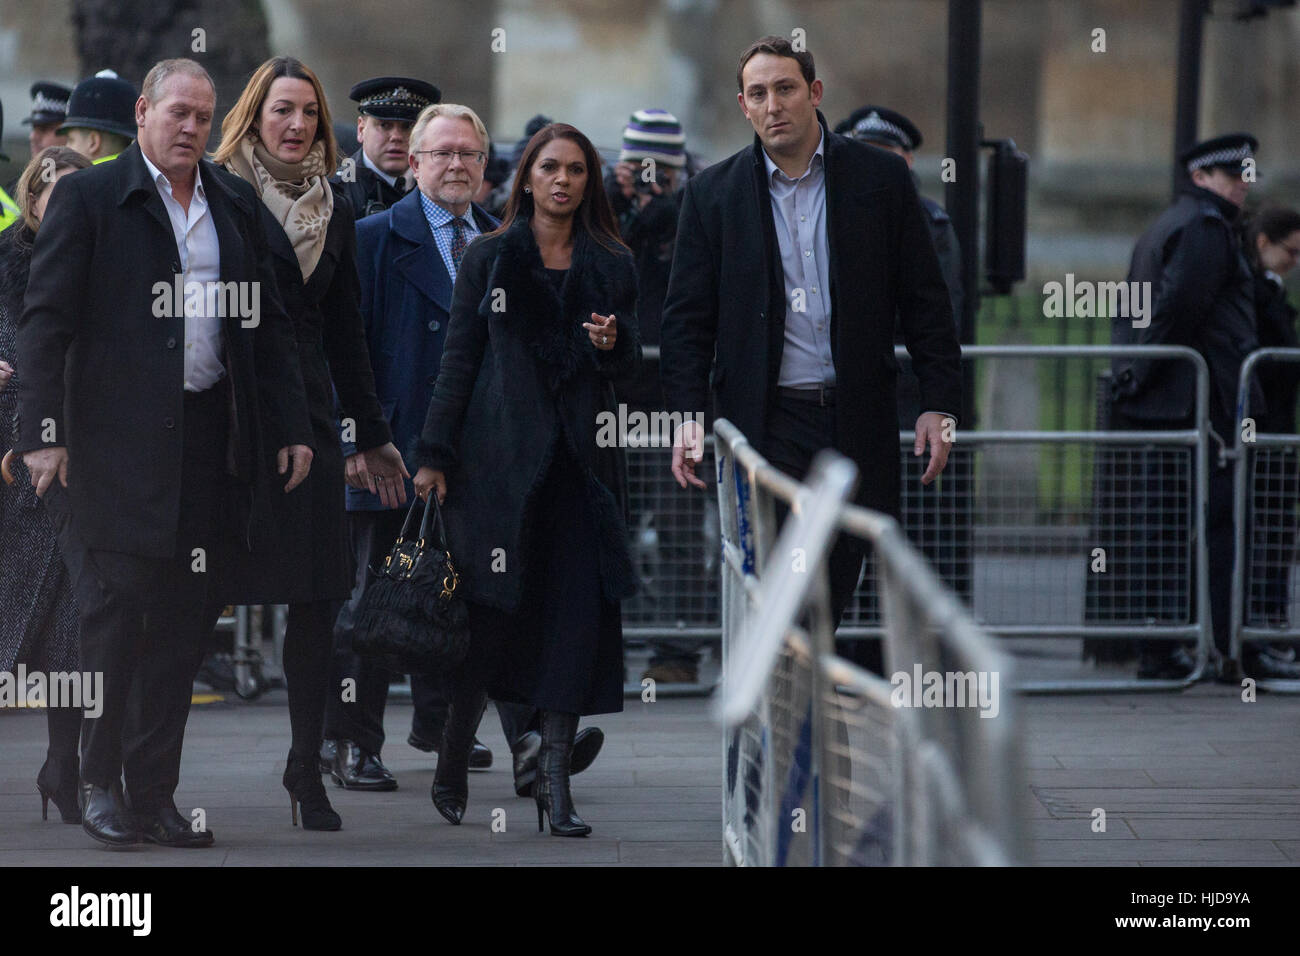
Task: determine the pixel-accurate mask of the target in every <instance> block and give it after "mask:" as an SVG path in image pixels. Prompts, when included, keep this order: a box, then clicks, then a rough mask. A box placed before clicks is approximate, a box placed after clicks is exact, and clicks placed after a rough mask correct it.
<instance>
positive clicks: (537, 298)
mask: <svg viewBox="0 0 1300 956" xmlns="http://www.w3.org/2000/svg"><path fill="white" fill-rule="evenodd" d="M464 255H465V257H464V260H463V262H462V264H461V268H460V271H459V273H458V275H457V279H456V286H455V291H454V293H453V297H452V309H451V322H450V325H449V326H448V329H447V342H446V345H445V347H444V351H443V356H442V365H441V368H440V370H439V373H438V382H437V385H436V387H435V390H434V394H433V399H432V401H431V402H430V404H429V413H428V416H427V418H426V419H425V423H424V431H423V434H422V435H421V438H420V440H419V442H418V443H417V446H416V448H415V449H414V462H415V464H416V465H418V466H420V470H419V472H417V474H416V477H415V488H416V491H417V493H419V494H420V495H421V497H427V496H428V494H429V491H430V490H431V489H432V490H436V492H437V494H438V498H439V500H445V507H444V509H443V515H444V517H445V519H446V522H447V534H448V538H449V542H450V547H451V552H452V557H453V559H454V560H455V562H456V566H457V568H458V569H460V571H461V574H462V581H461V587H462V588H463V589H464V594H465V596H466V598H467V601H468V603H469V611H470V633H471V651H470V660H469V661H468V663H467V664H466V665H465V667H464V668H463V670H462V672H461V673H460V674H458V675H456V677H455V679H454V680H453V683H454V684H455V685H456V689H455V691H454V693H453V694H452V700H451V711H450V714H449V716H448V720H447V723H446V727H445V731H444V738H443V746H442V749H441V750H440V751H439V759H438V770H437V774H436V776H435V778H434V784H433V794H432V796H433V802H434V805H435V806H436V807H437V809H438V812H439V813H441V814H442V815H443V816H444V817H445V818H446V819H447V820H448V821H450V822H451V823H453V824H457V823H459V822H460V820H461V818H462V816H463V815H464V812H465V805H466V802H467V798H468V783H467V780H468V776H467V770H468V761H469V748H470V744H471V742H472V740H473V731H474V727H475V726H476V724H477V723H478V717H479V714H480V713H481V712H482V708H483V706H484V699H485V693H486V694H487V695H490V696H491V697H492V698H493V699H495V700H507V701H515V702H518V703H523V704H530V705H532V706H534V707H536V708H538V709H539V710H540V711H541V727H542V748H541V753H540V754H539V757H538V773H537V784H536V786H535V788H534V797H535V799H536V801H537V810H538V828H539V829H540V828H541V820H542V814H543V812H548V813H549V814H550V825H551V832H552V833H553V834H556V835H563V836H585V835H586V834H588V833H590V832H591V828H590V827H589V826H587V825H586V824H585V823H583V822H582V820H580V819H579V818H578V816H577V814H576V813H574V811H573V803H572V800H571V798H570V795H569V757H570V753H571V751H572V747H573V738H574V734H575V732H576V731H577V726H578V717H579V715H583V714H603V713H611V712H616V711H621V710H622V709H623V635H622V623H621V619H620V615H619V602H620V601H621V600H622V599H623V598H626V597H628V596H630V595H631V594H632V593H633V592H634V591H635V590H636V576H635V573H634V572H633V568H632V562H631V559H630V557H629V554H628V540H627V524H626V520H625V515H626V502H627V493H626V485H627V476H626V467H625V462H624V459H623V453H622V450H621V448H620V447H617V445H618V443H617V442H609V441H605V440H603V437H604V436H608V435H609V434H610V432H611V429H609V428H606V429H605V431H604V436H602V440H600V441H598V436H599V435H600V431H601V430H600V426H601V424H602V423H603V422H606V421H608V414H609V413H614V412H615V410H616V409H615V405H614V393H613V387H612V381H613V380H614V379H615V378H620V377H622V376H625V375H628V374H631V373H634V372H635V371H636V369H637V366H638V365H639V363H640V360H641V346H640V343H639V341H638V337H637V331H636V315H635V312H636V270H635V266H634V265H633V259H632V254H631V252H630V251H629V250H628V248H627V247H626V246H624V245H623V243H622V242H621V241H620V240H619V238H618V228H617V226H616V225H615V222H614V217H613V213H612V211H611V210H610V206H609V200H608V198H607V197H606V196H605V191H604V189H603V187H602V185H601V180H600V159H599V157H598V155H597V153H596V150H595V148H594V147H593V146H592V145H591V142H590V141H589V140H588V139H587V137H585V136H584V135H583V134H582V133H580V132H579V131H578V130H576V129H574V128H573V127H572V126H568V125H566V124H561V123H553V124H551V125H549V126H546V127H543V128H542V129H541V130H539V131H538V132H537V133H536V134H535V135H534V136H533V137H532V139H531V140H529V143H528V146H527V147H526V148H525V150H524V154H523V157H522V158H521V160H520V165H519V174H518V175H517V176H516V178H515V184H514V188H513V190H512V192H511V195H510V199H509V201H508V203H507V205H506V209H505V213H504V217H503V221H502V224H501V226H500V228H498V229H497V230H496V231H495V232H492V233H489V234H488V235H486V236H483V237H480V238H479V239H477V240H476V241H474V242H473V243H472V244H471V245H470V246H469V248H468V249H467V250H466V251H465V254H464ZM602 413H606V414H602Z"/></svg>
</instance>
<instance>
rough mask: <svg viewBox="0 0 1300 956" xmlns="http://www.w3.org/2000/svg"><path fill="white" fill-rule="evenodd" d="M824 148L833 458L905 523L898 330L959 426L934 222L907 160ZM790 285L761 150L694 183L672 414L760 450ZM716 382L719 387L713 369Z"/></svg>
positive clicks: (681, 224)
mask: <svg viewBox="0 0 1300 956" xmlns="http://www.w3.org/2000/svg"><path fill="white" fill-rule="evenodd" d="M817 120H818V122H819V123H821V125H822V130H823V133H824V135H825V137H826V139H825V164H826V165H825V169H826V228H827V238H828V240H829V241H828V246H829V249H830V277H831V280H830V281H831V290H830V292H831V309H832V311H831V353H832V356H833V359H834V362H835V378H836V418H835V448H836V450H838V451H839V452H841V453H842V454H844V455H846V456H847V457H848V458H850V459H851V460H853V461H854V463H856V464H857V466H858V469H859V472H860V477H859V483H858V492H857V498H856V500H857V502H858V503H859V504H864V505H866V506H868V507H871V508H875V509H877V510H880V511H884V512H886V513H889V514H897V513H898V510H899V453H898V451H899V450H898V425H897V397H896V394H897V393H896V379H897V375H898V362H897V361H896V360H895V358H894V328H895V316H897V321H898V328H899V330H900V331H901V333H902V337H903V341H904V342H905V343H906V345H907V349H908V352H909V353H910V354H911V357H912V365H913V368H914V369H915V371H916V375H917V379H918V381H919V383H920V401H921V407H922V408H923V409H925V410H930V411H939V412H946V413H949V414H952V415H953V416H958V415H959V414H960V411H961V359H960V356H961V349H960V346H959V345H958V344H957V335H956V332H955V327H954V324H953V318H952V306H951V303H950V299H949V295H948V288H947V286H946V285H945V284H944V281H943V275H942V273H941V272H940V271H939V260H938V258H937V256H936V254H935V248H934V242H933V240H932V239H931V237H930V227H929V223H928V221H927V217H926V214H925V211H924V210H923V209H922V207H921V202H920V199H919V198H918V195H917V191H916V185H915V183H914V182H913V181H912V177H911V175H910V172H909V170H908V168H907V164H906V163H905V162H904V161H903V160H902V159H901V158H900V157H898V156H895V155H894V154H892V153H889V152H886V151H885V150H881V149H876V148H874V147H871V146H867V145H865V144H862V143H858V142H855V141H854V140H851V139H848V138H847V137H844V136H840V135H838V134H836V133H833V132H831V131H830V129H828V128H827V127H826V120H825V118H824V117H823V116H822V115H821V113H820V111H819V112H818V114H817ZM785 312H786V305H785V288H784V279H783V276H782V271H781V261H780V249H779V246H778V244H777V239H776V225H775V220H774V219H773V215H772V205H771V199H770V194H769V191H768V187H767V169H766V166H765V165H764V162H763V154H762V145H761V144H760V142H759V140H758V137H757V136H755V137H754V142H753V144H752V145H751V146H750V147H749V148H747V149H743V150H741V151H740V152H738V153H736V154H735V155H734V156H731V157H730V158H728V159H725V160H723V161H722V162H720V163H718V164H716V165H714V166H711V167H709V168H708V169H706V170H704V171H703V172H701V173H700V174H699V175H697V176H695V177H694V178H693V179H692V180H691V181H690V182H689V183H688V184H687V186H686V192H685V195H684V196H683V197H682V213H681V218H680V219H679V220H678V224H677V245H676V249H675V251H674V255H673V268H672V276H671V278H670V279H669V283H668V298H667V300H666V301H665V303H664V314H663V324H662V327H661V331H660V334H661V342H660V355H661V356H662V360H661V363H660V372H659V374H660V377H661V379H662V381H663V386H664V397H665V400H666V401H667V407H668V409H669V410H670V411H675V412H681V413H682V414H684V415H687V414H695V413H698V412H703V411H705V410H706V407H707V403H708V401H709V386H710V384H712V386H713V389H714V394H715V401H716V405H715V407H716V410H717V414H718V415H721V416H725V417H726V418H728V419H730V420H731V422H732V424H734V425H735V426H736V427H737V428H739V429H740V430H741V431H742V432H743V433H744V434H745V436H746V437H747V438H748V439H749V441H750V443H751V444H752V445H753V446H754V447H755V448H757V449H758V451H759V452H760V453H763V452H765V447H766V446H765V440H766V437H767V436H766V423H767V418H768V412H769V409H770V407H771V403H772V400H773V397H774V395H775V394H776V384H777V379H778V375H779V374H780V370H781V353H782V350H783V348H784V344H785ZM711 367H712V379H711V380H710V368H711Z"/></svg>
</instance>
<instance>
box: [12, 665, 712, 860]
mask: <svg viewBox="0 0 1300 956" xmlns="http://www.w3.org/2000/svg"><path fill="white" fill-rule="evenodd" d="M230 697H231V698H232V699H234V698H233V695H230ZM625 706H626V710H625V711H624V712H623V713H622V714H608V715H602V716H600V717H594V718H591V719H590V720H584V721H583V726H587V725H588V724H594V725H595V726H599V727H601V728H602V729H603V730H604V731H605V734H606V742H605V747H604V749H603V750H602V752H601V754H600V757H599V759H598V760H597V761H596V763H595V764H594V765H593V766H592V767H591V769H589V770H587V771H586V772H585V773H583V774H581V775H579V776H577V777H575V778H574V802H575V803H576V805H577V807H578V812H579V813H580V814H581V816H582V817H583V819H585V820H586V821H587V822H588V823H589V824H591V826H592V829H593V832H592V835H591V836H590V837H586V838H582V839H564V838H560V837H552V836H550V834H549V833H547V834H539V833H538V832H537V814H536V809H535V804H534V803H533V802H532V801H531V800H521V799H519V798H518V797H516V796H515V794H514V788H513V786H512V779H513V778H512V776H511V773H510V762H509V757H510V754H509V751H508V750H507V749H506V745H505V739H504V738H503V737H502V735H501V725H500V723H499V722H498V721H497V718H496V714H495V712H494V711H493V710H492V709H491V708H489V709H488V713H487V715H486V716H485V717H484V718H483V724H482V729H481V731H480V734H479V737H480V738H481V739H482V740H483V742H484V743H486V744H487V745H488V746H489V747H490V748H491V749H492V752H493V754H494V755H495V758H496V760H495V764H494V765H493V767H492V769H491V770H489V771H486V772H482V773H471V774H470V781H469V786H470V797H469V807H468V811H467V814H466V819H465V822H464V823H463V824H462V825H461V826H459V827H453V826H451V825H450V824H448V823H447V822H445V821H444V820H443V819H442V817H440V816H438V814H437V811H435V810H434V808H433V804H432V802H431V801H430V799H429V787H430V785H431V784H432V782H433V767H434V763H435V760H436V758H435V757H434V756H433V755H432V754H424V753H420V752H419V751H417V750H414V749H412V748H411V747H410V746H408V745H407V743H406V735H407V733H408V731H409V730H410V726H411V707H410V705H409V703H404V702H403V703H398V702H396V701H395V702H393V703H390V705H389V707H388V711H387V715H386V721H385V724H386V731H387V734H388V743H387V744H386V745H385V748H384V761H385V763H386V764H387V766H388V767H389V769H390V770H392V771H393V773H394V775H395V776H396V777H397V780H398V789H397V790H396V791H394V792H392V793H349V792H346V791H344V790H342V789H340V788H339V787H337V786H335V785H334V784H333V783H331V782H328V779H327V783H326V786H327V787H328V790H329V794H330V800H331V801H332V802H333V804H334V808H335V809H336V810H337V811H338V812H339V815H340V816H342V817H343V827H344V829H343V830H341V831H339V832H337V833H316V832H308V831H303V830H300V829H295V828H294V827H293V826H292V824H291V822H290V815H289V797H288V794H287V792H286V791H285V790H284V788H283V787H282V786H281V784H280V774H281V773H282V772H283V771H284V762H285V757H286V755H287V752H288V748H289V718H288V713H287V711H286V710H285V706H284V692H283V691H277V692H274V693H271V694H268V695H267V696H266V697H264V698H262V699H261V700H259V701H257V702H256V703H253V704H248V703H244V702H241V701H237V700H235V702H234V703H221V704H210V705H203V706H196V707H195V708H194V710H193V711H192V713H191V715H190V722H189V726H188V728H187V732H186V741H185V757H184V764H183V767H182V773H181V789H180V790H179V791H178V792H177V795H176V800H177V804H178V806H179V807H180V808H181V810H182V812H188V811H189V809H190V808H193V807H202V808H203V809H204V810H205V811H206V812H207V822H208V826H209V827H210V828H211V829H212V831H213V833H214V834H215V836H216V841H217V845H216V846H215V847H213V848H212V849H209V850H170V849H165V848H162V847H156V846H148V847H137V848H132V849H129V850H124V851H123V850H108V849H104V848H101V847H100V846H98V845H97V844H95V843H94V842H93V841H92V840H91V839H90V837H88V836H86V834H85V833H83V832H82V830H81V828H80V827H74V826H67V825H64V824H61V823H56V822H55V821H56V820H57V819H58V814H57V812H56V811H55V809H54V805H53V804H51V805H50V815H51V821H50V822H48V823H45V824H42V823H41V817H40V797H39V796H38V794H37V792H36V784H35V780H36V771H37V770H38V769H39V768H40V765H41V761H42V760H44V758H45V746H46V734H45V720H44V717H43V716H41V715H40V714H39V713H35V712H33V713H18V714H14V713H10V714H7V715H4V716H0V739H3V740H4V741H5V745H4V757H5V759H4V762H3V766H2V767H0V868H8V867H12V866H24V865H45V866H51V865H53V866H64V865H66V866H115V865H129V866H141V865H146V866H152V865H160V866H173V865H186V866H194V865H202V866H259V865H272V864H273V865H280V866H283V865H290V866H347V865H368V866H375V865H382V866H443V865H457V864H470V865H489V866H502V865H504V866H510V865H530V864H586V865H605V866H613V865H624V866H637V865H679V866H680V865H696V866H701V865H702V866H715V865H718V864H719V863H721V861H722V838H721V818H722V809H721V796H720V790H719V781H720V780H721V774H722V757H721V752H722V745H721V743H720V736H719V734H718V733H717V732H716V731H715V730H714V728H713V726H712V725H711V724H710V723H709V718H708V715H707V712H706V708H705V704H704V701H702V700H700V699H666V698H660V699H659V700H658V701H656V702H655V703H649V704H647V703H642V702H641V701H640V700H639V699H637V700H630V701H628V702H627V703H626V705H625ZM496 809H499V810H502V811H504V821H505V831H504V832H493V831H492V829H491V824H492V819H493V816H492V815H493V811H494V810H496ZM498 816H499V815H498Z"/></svg>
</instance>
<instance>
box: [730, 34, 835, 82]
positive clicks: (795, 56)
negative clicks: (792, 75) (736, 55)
mask: <svg viewBox="0 0 1300 956" xmlns="http://www.w3.org/2000/svg"><path fill="white" fill-rule="evenodd" d="M759 53H772V54H774V55H776V56H788V57H790V59H792V60H794V61H796V62H797V63H798V64H799V72H801V73H802V74H803V78H804V82H806V83H807V84H808V85H809V86H812V84H813V80H815V79H817V70H816V68H814V66H813V55H812V54H811V53H809V52H808V51H807V50H796V49H795V48H794V47H793V46H791V45H790V41H789V40H787V39H786V38H785V37H779V36H775V35H773V36H765V37H762V38H760V39H758V40H755V41H754V42H753V43H751V44H750V45H749V46H748V47H746V48H745V52H744V53H742V54H740V66H738V67H736V88H737V89H738V90H740V92H742V93H744V92H745V64H746V63H748V62H749V61H750V60H751V59H752V58H753V57H754V56H755V55H757V54H759Z"/></svg>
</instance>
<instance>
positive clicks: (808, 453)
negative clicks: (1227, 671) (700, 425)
mask: <svg viewBox="0 0 1300 956" xmlns="http://www.w3.org/2000/svg"><path fill="white" fill-rule="evenodd" d="M765 445H766V447H765V448H764V457H766V458H767V460H768V461H769V462H771V463H772V464H773V465H774V466H775V467H777V468H779V469H780V470H781V471H783V472H785V473H786V474H787V475H790V476H791V477H792V478H797V479H799V480H800V481H802V480H803V479H804V478H806V477H807V476H808V468H809V466H810V465H811V464H812V460H813V458H814V457H815V456H816V454H817V452H819V451H821V450H822V449H824V448H833V447H834V446H835V406H834V405H827V406H821V405H816V404H814V403H812V402H803V401H799V400H797V399H789V398H785V397H782V396H779V395H778V396H777V398H776V400H775V402H774V403H773V405H772V411H771V414H770V416H769V418H768V423H767V438H766V442H765ZM787 514H789V509H788V508H786V507H785V506H784V505H783V504H781V503H780V502H778V503H777V515H776V518H777V523H778V524H784V523H785V518H786V515H787ZM864 554H865V546H864V545H863V543H862V542H860V541H858V540H857V539H855V538H850V537H848V536H846V535H840V536H839V537H838V538H837V539H836V541H835V546H834V547H833V548H832V549H831V555H830V568H829V571H830V586H831V620H832V621H834V622H835V624H836V625H837V626H838V624H839V621H840V618H841V617H843V615H844V609H845V608H846V607H848V605H849V601H851V600H852V599H853V592H854V590H856V589H857V586H858V578H859V577H861V576H862V559H863V557H864ZM855 643H857V642H855ZM869 643H871V644H876V643H877V642H875V641H872V642H869ZM846 650H847V648H846Z"/></svg>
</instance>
